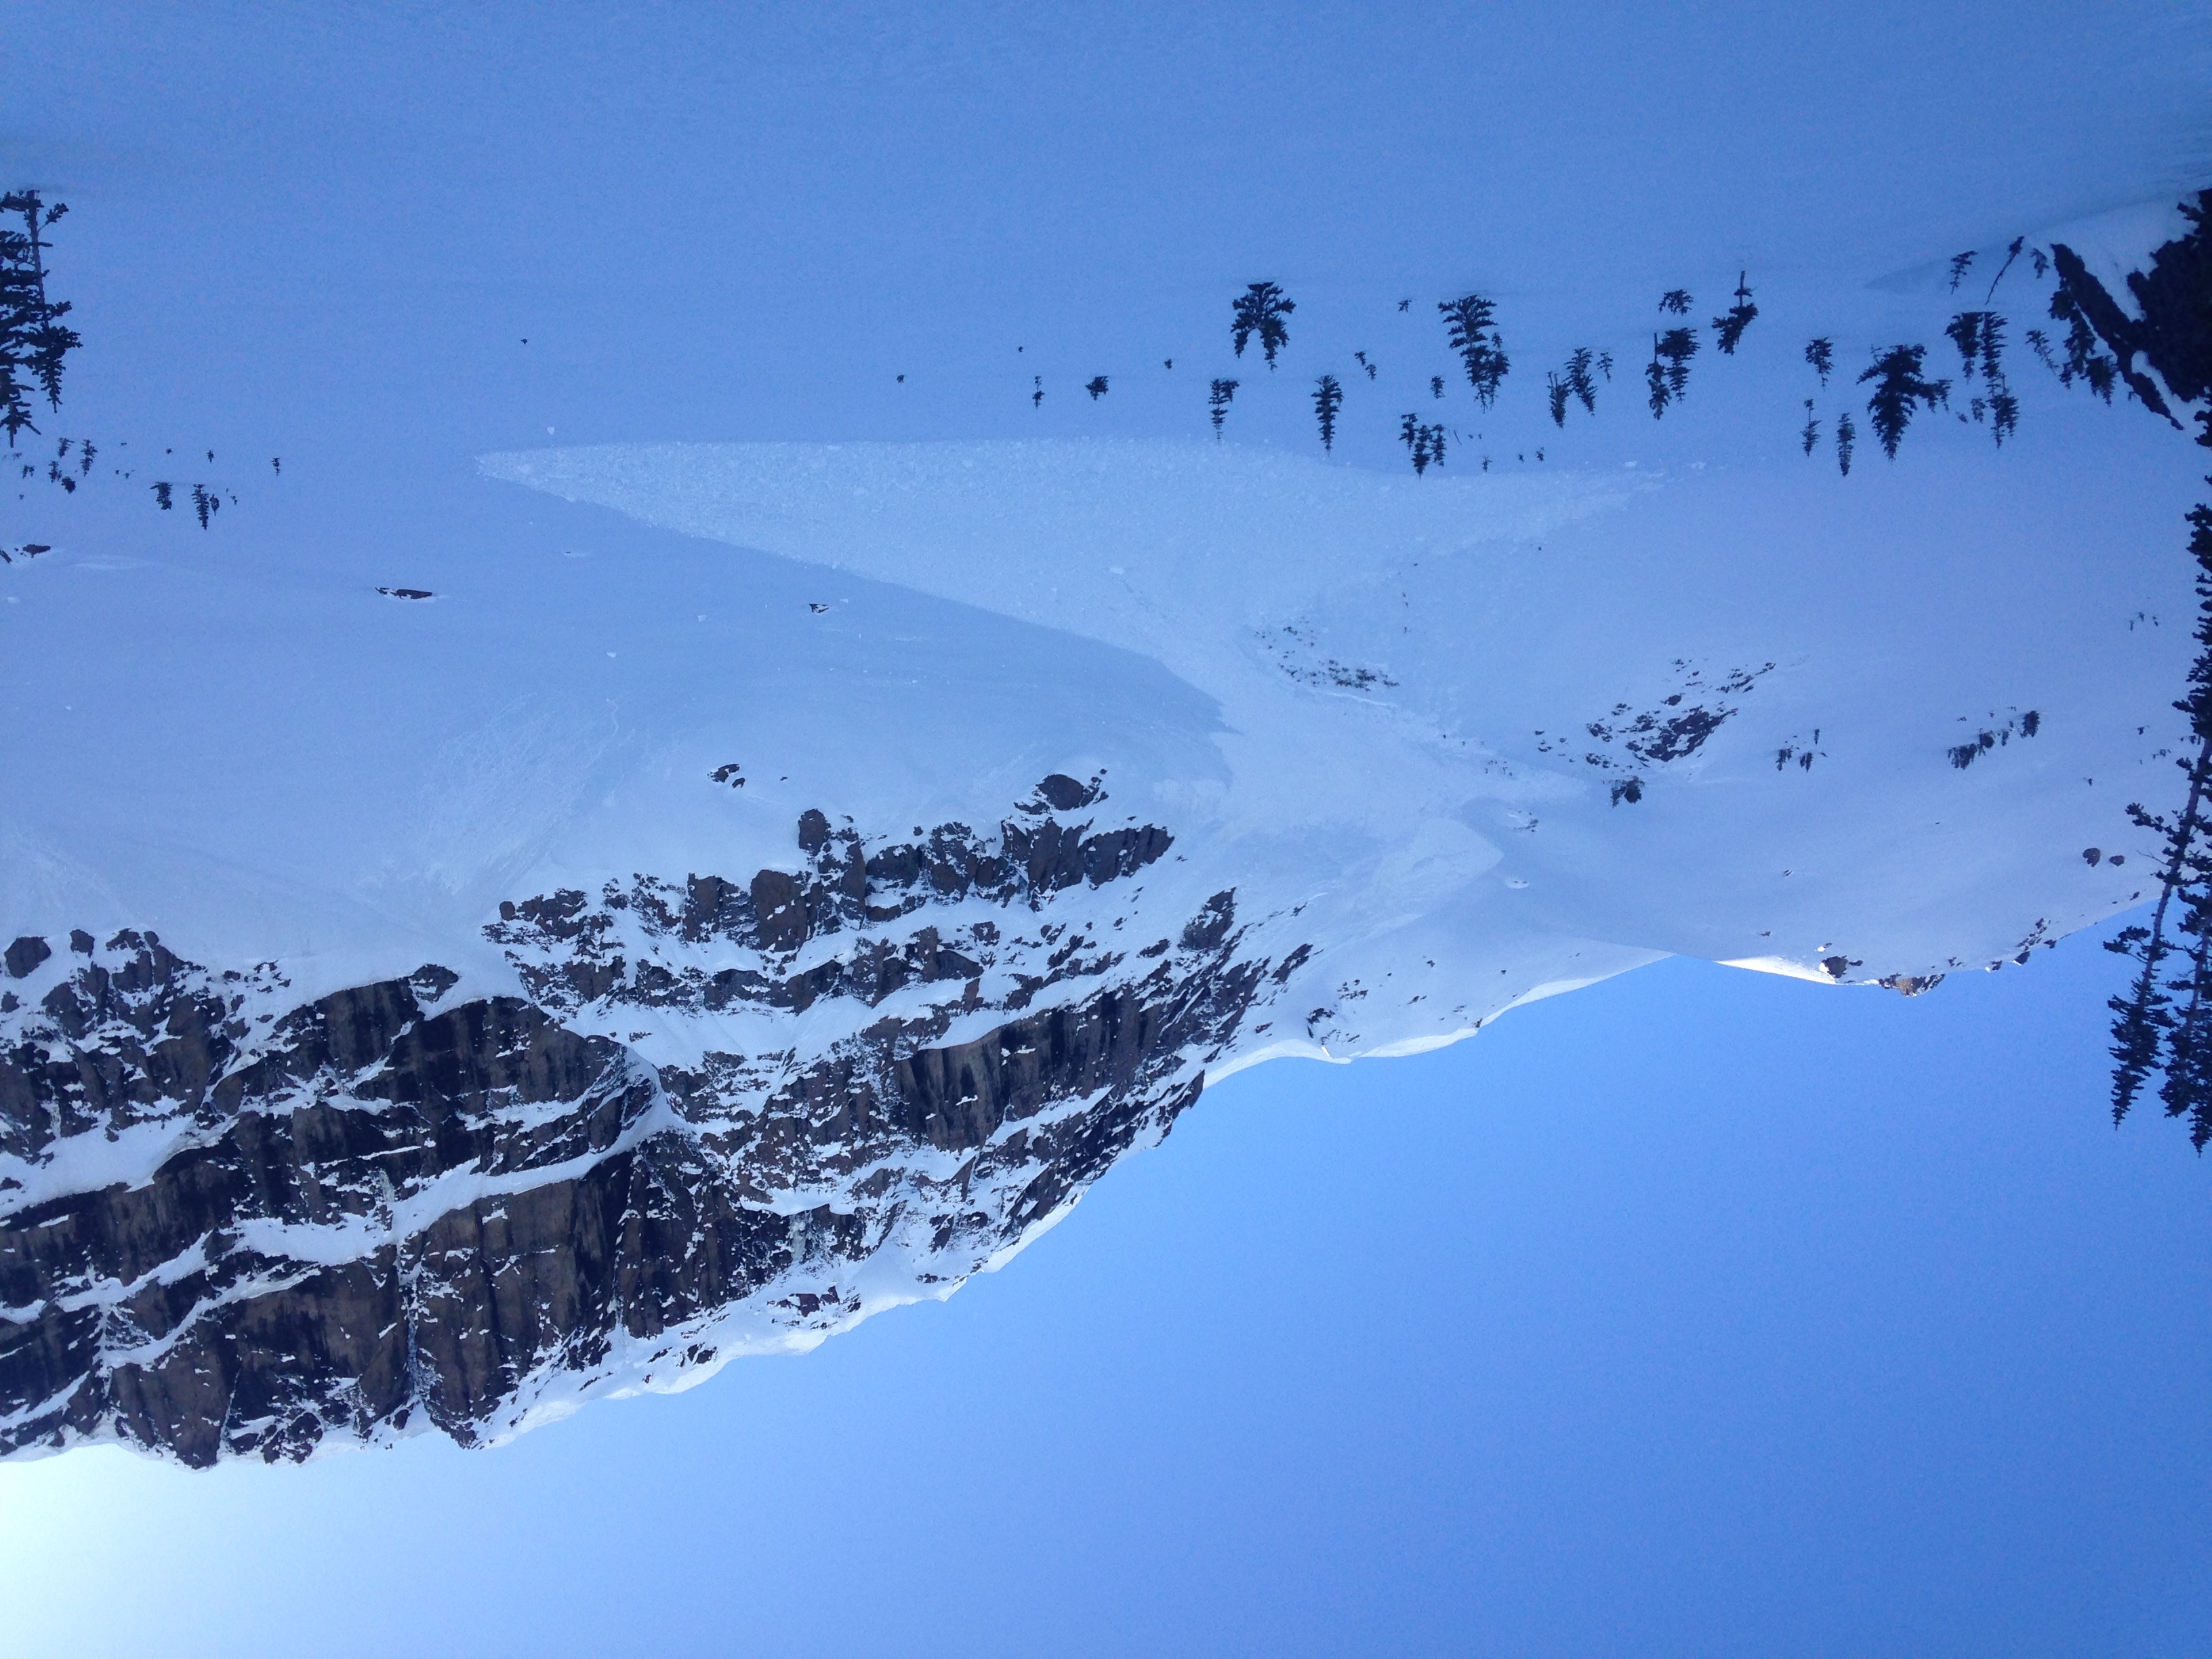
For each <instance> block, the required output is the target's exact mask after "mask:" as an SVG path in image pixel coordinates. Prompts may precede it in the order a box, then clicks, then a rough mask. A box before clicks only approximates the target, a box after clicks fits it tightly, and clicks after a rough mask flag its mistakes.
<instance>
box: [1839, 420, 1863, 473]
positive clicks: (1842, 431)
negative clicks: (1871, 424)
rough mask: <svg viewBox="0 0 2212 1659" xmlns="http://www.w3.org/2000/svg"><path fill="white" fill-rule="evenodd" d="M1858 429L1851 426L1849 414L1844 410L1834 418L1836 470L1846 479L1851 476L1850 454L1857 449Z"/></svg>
mask: <svg viewBox="0 0 2212 1659" xmlns="http://www.w3.org/2000/svg"><path fill="white" fill-rule="evenodd" d="M1858 445H1859V429H1858V428H1857V427H1855V426H1853V425H1852V424H1851V414H1850V410H1844V412H1843V413H1842V414H1840V415H1838V416H1836V470H1837V471H1839V472H1841V473H1842V474H1843V475H1844V477H1846V478H1848V477H1850V476H1851V452H1852V451H1853V450H1855V449H1857V447H1858Z"/></svg>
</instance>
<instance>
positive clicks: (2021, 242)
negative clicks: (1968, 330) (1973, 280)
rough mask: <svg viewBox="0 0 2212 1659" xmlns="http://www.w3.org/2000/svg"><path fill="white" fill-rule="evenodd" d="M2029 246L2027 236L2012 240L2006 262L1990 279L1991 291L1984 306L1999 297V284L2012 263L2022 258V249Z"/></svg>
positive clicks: (2007, 251)
mask: <svg viewBox="0 0 2212 1659" xmlns="http://www.w3.org/2000/svg"><path fill="white" fill-rule="evenodd" d="M2025 246H2027V237H2025V236H2015V237H2014V238H2013V239H2012V246H2010V247H2008V248H2007V249H2006V250H2005V262H2004V263H2003V264H2001V265H1999V266H1998V267H1997V274H1996V276H1992V277H1990V291H1989V294H1988V296H1987V297H1986V298H1984V300H1983V301H1982V303H1983V304H1984V305H1987V304H1988V303H1989V302H1990V300H1994V299H1996V297H1997V284H1998V283H2002V281H2004V279H2005V272H2007V271H2008V270H2011V269H2012V262H2013V261H2014V260H2015V259H2017V258H2020V251H2021V249H2022V248H2023V247H2025Z"/></svg>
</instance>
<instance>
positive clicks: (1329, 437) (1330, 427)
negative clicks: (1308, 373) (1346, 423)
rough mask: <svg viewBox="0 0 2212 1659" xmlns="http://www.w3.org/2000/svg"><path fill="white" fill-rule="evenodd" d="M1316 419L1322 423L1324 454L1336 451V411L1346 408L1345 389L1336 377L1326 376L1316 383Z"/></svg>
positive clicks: (1314, 399)
mask: <svg viewBox="0 0 2212 1659" xmlns="http://www.w3.org/2000/svg"><path fill="white" fill-rule="evenodd" d="M1313 401H1314V418H1315V419H1316V420H1317V421H1318V422H1320V423H1321V447H1322V453H1324V454H1330V453H1334V451H1335V449H1336V411H1337V410H1340V409H1341V408H1343V407H1344V388H1343V387H1342V386H1340V385H1338V384H1337V379H1336V376H1335V375H1334V374H1324V375H1322V377H1321V379H1319V380H1316V381H1315V382H1314V398H1313Z"/></svg>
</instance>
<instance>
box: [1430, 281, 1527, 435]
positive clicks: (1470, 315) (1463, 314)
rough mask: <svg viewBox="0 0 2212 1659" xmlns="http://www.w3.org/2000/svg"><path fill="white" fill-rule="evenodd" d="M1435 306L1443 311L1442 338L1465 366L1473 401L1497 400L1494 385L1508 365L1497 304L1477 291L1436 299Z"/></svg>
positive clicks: (1483, 403) (1500, 379)
mask: <svg viewBox="0 0 2212 1659" xmlns="http://www.w3.org/2000/svg"><path fill="white" fill-rule="evenodd" d="M1437 310H1438V311H1439V312H1441V313H1443V318H1444V323H1445V337H1446V338H1447V339H1448V340H1449V342H1450V344H1451V348H1452V349H1453V350H1455V351H1456V352H1458V353H1459V356H1460V361H1461V362H1462V363H1463V364H1465V365H1466V367H1467V383H1468V385H1469V386H1473V387H1474V396H1475V401H1476V402H1478V403H1480V404H1481V405H1482V406H1483V407H1484V408H1485V409H1488V408H1489V407H1490V406H1491V405H1492V404H1494V403H1496V402H1497V401H1498V385H1499V383H1500V382H1501V381H1503V380H1504V379H1505V374H1506V371H1507V370H1508V369H1510V368H1511V367H1512V364H1511V363H1510V362H1508V361H1507V360H1506V356H1505V341H1504V337H1503V336H1502V335H1500V334H1499V333H1498V327H1497V324H1496V320H1495V319H1496V315H1497V307H1495V306H1493V305H1492V303H1491V302H1490V301H1487V300H1486V299H1484V298H1483V297H1482V295H1480V294H1467V295H1461V296H1460V297H1459V298H1458V299H1456V300H1439V301H1437Z"/></svg>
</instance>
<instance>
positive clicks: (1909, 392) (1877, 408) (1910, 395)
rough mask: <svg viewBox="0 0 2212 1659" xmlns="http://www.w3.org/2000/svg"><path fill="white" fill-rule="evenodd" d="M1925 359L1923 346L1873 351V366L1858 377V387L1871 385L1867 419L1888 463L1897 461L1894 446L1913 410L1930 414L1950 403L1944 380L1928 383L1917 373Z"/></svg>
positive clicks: (1948, 387) (1925, 353)
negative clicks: (1872, 389)
mask: <svg viewBox="0 0 2212 1659" xmlns="http://www.w3.org/2000/svg"><path fill="white" fill-rule="evenodd" d="M1927 356H1928V348H1927V347H1925V346H1917V345H1893V346H1892V347H1890V348H1889V349H1888V350H1887V351H1880V350H1878V351H1876V352H1875V354H1874V363H1873V366H1872V367H1870V368H1869V369H1868V370H1867V371H1866V373H1865V374H1862V375H1860V376H1859V384H1860V385H1861V386H1864V385H1865V384H1866V383H1867V382H1868V381H1869V380H1871V381H1873V382H1874V391H1873V392H1872V394H1871V395H1870V396H1869V398H1867V418H1868V419H1869V421H1871V422H1873V423H1874V435H1875V437H1876V438H1878V439H1880V440H1881V448H1882V453H1884V454H1885V455H1887V456H1888V457H1889V458H1890V459H1892V460H1895V459H1897V446H1898V444H1899V441H1900V440H1902V439H1903V438H1904V436H1905V428H1906V427H1908V426H1910V425H1911V423H1912V416H1913V411H1914V410H1915V409H1916V408H1924V409H1927V410H1930V411H1933V410H1936V409H1937V408H1938V407H1942V406H1948V404H1949V403H1950V401H1951V383H1950V382H1949V381H1948V380H1929V379H1927V378H1926V377H1925V376H1923V374H1921V372H1920V369H1921V365H1922V364H1923V362H1925V361H1926V359H1927Z"/></svg>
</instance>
